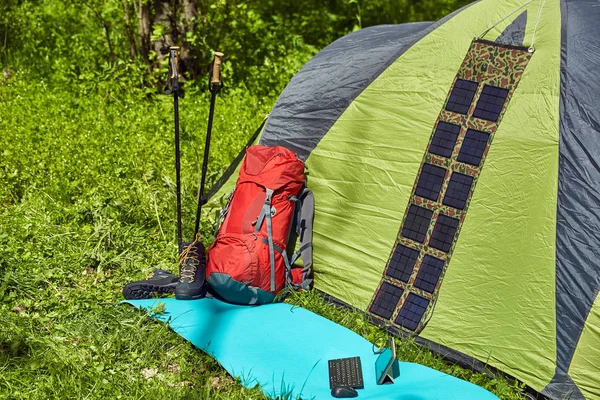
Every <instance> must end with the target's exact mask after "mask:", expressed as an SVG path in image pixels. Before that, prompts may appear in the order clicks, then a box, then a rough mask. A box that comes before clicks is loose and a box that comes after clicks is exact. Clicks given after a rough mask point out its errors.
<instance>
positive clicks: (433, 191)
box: [415, 163, 446, 201]
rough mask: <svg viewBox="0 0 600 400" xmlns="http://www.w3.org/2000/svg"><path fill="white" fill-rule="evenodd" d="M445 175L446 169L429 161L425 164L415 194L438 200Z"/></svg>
mask: <svg viewBox="0 0 600 400" xmlns="http://www.w3.org/2000/svg"><path fill="white" fill-rule="evenodd" d="M445 176H446V169H444V168H441V167H436V166H435V165H431V164H427V163H425V164H423V168H422V169H421V175H419V180H418V181H417V188H416V190H415V194H416V195H417V196H421V197H425V198H427V199H429V200H433V201H437V199H438V197H439V195H440V189H441V188H442V183H443V182H444V177H445Z"/></svg>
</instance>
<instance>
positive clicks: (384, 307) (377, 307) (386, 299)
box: [371, 282, 404, 319]
mask: <svg viewBox="0 0 600 400" xmlns="http://www.w3.org/2000/svg"><path fill="white" fill-rule="evenodd" d="M402 292H404V290H403V289H402V288H399V287H397V286H394V285H392V284H390V283H387V282H383V284H382V285H381V287H380V288H379V291H378V292H377V296H375V301H374V302H373V304H372V305H371V312H372V313H373V314H375V315H379V316H380V317H382V318H384V319H390V318H391V317H392V314H393V313H394V310H396V306H397V305H398V301H399V300H400V297H401V296H402Z"/></svg>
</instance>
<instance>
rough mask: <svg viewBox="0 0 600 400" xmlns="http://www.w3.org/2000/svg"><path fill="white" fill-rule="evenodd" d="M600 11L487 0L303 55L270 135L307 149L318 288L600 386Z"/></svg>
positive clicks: (573, 389)
mask: <svg viewBox="0 0 600 400" xmlns="http://www.w3.org/2000/svg"><path fill="white" fill-rule="evenodd" d="M598 21H600V6H599V5H598V2H597V1H591V0H581V1H574V0H533V1H522V0H482V1H478V2H475V3H472V4H471V5H469V6H467V7H464V8H463V9H461V10H458V11H457V12H455V13H453V14H451V15H449V16H448V17H446V18H444V19H443V20H441V21H438V22H436V23H428V22H424V23H413V24H403V25H387V26H377V27H371V28H367V29H363V30H361V31H358V32H354V33H352V34H350V35H348V36H346V37H343V38H341V39H339V40H337V41H336V42H334V43H332V44H331V45H330V46H328V47H326V48H325V49H323V50H322V51H321V52H320V53H319V54H317V55H316V56H315V57H314V58H313V59H312V60H311V61H310V62H309V63H307V64H306V66H305V67H304V68H303V69H302V70H301V71H300V72H299V73H298V74H297V75H296V76H295V77H294V78H293V79H292V80H291V82H290V83H289V85H288V86H287V87H286V89H285V90H284V91H283V92H282V94H281V96H280V97H279V99H278V101H277V103H276V104H275V106H274V108H273V110H272V112H271V114H270V115H269V119H268V121H267V123H266V125H265V127H264V130H263V132H262V134H261V137H260V143H261V144H265V145H283V146H286V147H288V148H290V149H292V150H294V151H296V152H297V153H298V155H299V156H300V157H301V158H303V159H304V160H306V164H307V167H308V170H309V178H308V184H309V186H310V188H311V189H312V190H313V192H314V194H315V201H316V211H315V221H314V231H315V232H314V257H315V259H314V266H315V271H316V280H315V284H316V288H317V289H319V290H321V291H322V292H324V293H326V294H328V295H329V296H330V298H331V299H332V300H333V301H336V302H338V303H342V304H346V305H349V306H351V307H354V308H357V309H359V310H363V311H365V312H367V313H368V314H369V316H370V317H371V318H372V320H373V321H374V322H375V323H378V324H381V325H385V326H388V327H390V329H391V330H395V331H397V332H405V333H409V334H419V337H420V340H421V341H422V342H423V343H425V344H427V345H429V346H430V347H432V348H434V349H437V350H439V351H441V352H443V353H444V354H445V355H446V356H448V357H451V358H453V359H455V360H457V361H458V362H462V363H464V364H468V365H482V366H484V365H489V366H492V367H495V368H497V369H498V370H501V371H503V372H505V373H508V374H510V375H512V376H514V377H516V378H518V379H519V380H521V381H523V382H525V383H526V384H527V385H529V386H530V387H532V388H533V389H535V390H536V391H538V392H541V393H543V394H544V395H546V396H549V397H551V398H554V399H562V398H564V397H565V396H570V397H568V398H571V399H600V358H599V357H600V353H598V348H600V317H599V315H600V308H599V307H600V306H599V303H600V300H598V292H599V289H600V189H599V187H600V186H599V185H600V184H599V182H600V163H599V161H598V160H600V140H599V139H600V107H599V106H598V105H599V104H600V79H598V75H597V74H598V71H600V40H599V38H600V24H599V23H598ZM233 178H235V174H234V175H233V176H232V179H230V180H229V181H228V182H227V183H226V184H225V185H224V186H223V187H221V190H220V191H219V192H217V194H216V195H215V196H214V197H213V202H214V203H218V202H219V200H220V199H222V198H223V197H224V195H225V194H226V193H227V192H228V191H229V190H231V188H232V187H233V183H234V181H235V180H234V179H233ZM477 363H479V364H477Z"/></svg>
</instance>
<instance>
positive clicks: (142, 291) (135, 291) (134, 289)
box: [123, 282, 177, 300]
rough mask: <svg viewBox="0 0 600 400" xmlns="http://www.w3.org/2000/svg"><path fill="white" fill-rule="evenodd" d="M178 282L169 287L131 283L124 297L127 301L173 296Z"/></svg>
mask: <svg viewBox="0 0 600 400" xmlns="http://www.w3.org/2000/svg"><path fill="white" fill-rule="evenodd" d="M176 286H177V282H173V283H170V284H168V285H153V284H151V283H130V284H129V285H127V286H125V288H124V289H123V296H125V299H127V300H142V299H151V298H153V295H155V294H158V295H163V294H171V293H173V292H175V287H176Z"/></svg>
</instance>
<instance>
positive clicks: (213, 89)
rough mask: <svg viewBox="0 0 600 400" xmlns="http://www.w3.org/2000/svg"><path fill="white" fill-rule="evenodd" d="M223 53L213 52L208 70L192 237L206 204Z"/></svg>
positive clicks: (198, 225)
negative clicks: (207, 98)
mask: <svg viewBox="0 0 600 400" xmlns="http://www.w3.org/2000/svg"><path fill="white" fill-rule="evenodd" d="M222 59H223V53H220V52H218V51H217V52H215V59H214V61H213V65H212V68H211V69H210V71H209V82H208V85H209V89H210V110H209V112H208V127H207V128H206V142H205V144H204V159H203V160H202V177H201V178H200V188H199V190H198V208H197V210H196V225H195V226H194V238H196V237H197V236H198V231H199V230H200V211H201V209H202V206H203V205H204V204H206V201H207V200H206V199H205V198H204V184H205V183H206V171H207V166H208V150H209V148H210V133H211V131H212V124H213V117H214V114H215V102H216V99H217V93H219V90H221V86H222V81H221V61H222Z"/></svg>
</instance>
